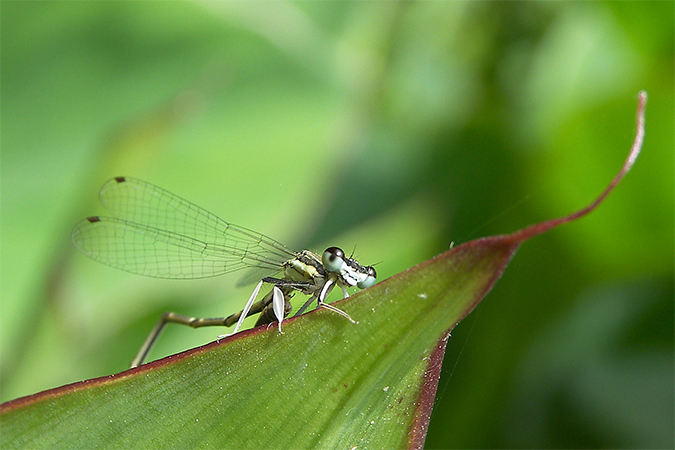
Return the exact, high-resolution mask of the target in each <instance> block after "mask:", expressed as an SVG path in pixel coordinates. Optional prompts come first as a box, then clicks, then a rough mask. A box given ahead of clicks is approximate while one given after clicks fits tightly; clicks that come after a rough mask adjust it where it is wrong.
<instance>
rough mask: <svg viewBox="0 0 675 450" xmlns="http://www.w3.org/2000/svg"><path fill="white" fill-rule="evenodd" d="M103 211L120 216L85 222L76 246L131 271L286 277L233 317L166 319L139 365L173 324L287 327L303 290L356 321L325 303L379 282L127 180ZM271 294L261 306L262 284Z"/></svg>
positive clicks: (108, 189) (111, 189)
mask: <svg viewBox="0 0 675 450" xmlns="http://www.w3.org/2000/svg"><path fill="white" fill-rule="evenodd" d="M99 197H100V200H101V203H102V204H103V206H104V207H105V208H106V209H108V210H109V211H110V212H112V213H113V214H114V215H115V216H117V217H114V218H111V217H101V216H94V217H89V218H87V219H84V220H82V221H81V222H79V223H78V224H77V225H76V226H75V229H74V230H73V233H72V241H73V243H74V244H75V246H76V247H77V248H78V249H79V250H80V251H82V252H83V253H84V254H85V255H87V256H89V257H90V258H92V259H94V260H96V261H99V262H102V263H104V264H107V265H109V266H112V267H115V268H118V269H122V270H126V271H128V272H131V273H136V274H140V275H146V276H151V277H158V278H173V279H194V278H205V277H211V276H217V275H222V274H226V273H230V272H234V271H237V270H241V269H244V268H258V269H265V270H267V271H268V273H270V274H274V273H275V272H281V277H280V278H274V277H264V278H262V279H260V281H259V283H258V285H257V286H256V288H255V289H254V291H253V293H252V294H251V296H250V297H249V299H248V301H247V302H246V304H245V306H244V309H242V311H240V312H238V313H236V314H233V315H231V316H229V317H226V318H223V317H217V318H197V317H189V316H183V315H179V314H175V313H170V312H167V313H164V314H163V315H162V317H161V318H160V320H159V322H158V323H157V325H156V326H155V328H154V329H153V330H152V332H151V333H150V335H149V336H148V338H147V339H146V341H145V343H144V344H143V346H142V347H141V349H140V350H139V352H138V354H137V355H136V357H135V358H134V360H133V361H132V363H131V366H132V367H135V366H137V365H139V364H142V362H143V360H144V359H145V357H146V356H147V354H148V352H149V351H150V348H151V347H152V345H153V344H154V342H155V340H156V339H157V337H158V336H159V334H160V333H161V331H162V329H163V328H164V326H165V325H166V323H167V322H173V323H180V324H183V325H189V326H191V327H194V328H197V327H204V326H223V325H224V326H232V325H235V328H234V330H233V333H232V334H234V333H237V332H238V331H239V329H240V328H241V326H242V323H243V321H244V319H245V318H246V317H248V316H249V315H253V314H257V313H260V317H259V319H258V322H257V323H256V325H264V324H268V323H272V322H274V321H275V320H276V321H278V322H279V325H278V326H279V332H280V333H282V331H281V322H282V321H283V319H284V318H285V317H286V316H287V315H288V314H290V312H291V310H292V306H291V304H290V302H289V300H290V299H291V297H293V295H294V294H295V293H296V292H299V293H302V294H304V295H308V296H309V299H308V300H307V301H306V302H305V304H304V305H303V306H302V307H301V308H300V309H299V310H298V312H297V313H296V315H299V314H302V312H304V311H305V309H306V308H307V307H308V306H309V305H310V304H311V303H312V302H313V301H314V300H316V302H317V307H322V308H325V309H329V310H331V311H333V312H335V313H338V314H340V315H342V316H343V317H345V318H347V319H348V320H350V321H351V322H354V320H353V319H352V318H351V317H349V315H348V314H347V313H345V312H344V311H341V310H340V309H338V308H336V307H334V306H332V305H329V304H328V303H326V302H325V300H326V297H327V296H328V294H329V293H330V292H331V290H332V289H333V288H334V287H335V286H338V287H340V289H341V290H342V292H343V295H344V297H347V296H348V295H349V294H348V292H347V287H352V286H356V287H358V288H361V289H365V288H367V287H370V286H372V285H373V284H374V283H375V279H376V273H375V269H373V268H372V267H370V266H362V265H360V264H359V263H358V262H357V261H356V260H354V259H352V258H350V257H347V256H345V254H344V252H343V251H342V250H341V249H339V248H337V247H330V248H328V249H326V250H325V251H324V252H323V254H322V255H321V256H319V255H317V254H316V253H313V252H311V251H308V250H303V251H301V252H297V253H296V252H293V251H291V250H290V249H288V248H287V247H286V246H284V245H283V244H281V243H279V242H277V241H275V240H273V239H271V238H269V237H267V236H265V235H263V234H260V233H257V232H255V231H252V230H249V229H247V228H243V227H240V226H237V225H234V224H231V223H228V222H225V221H224V220H222V219H220V218H218V217H217V216H215V215H214V214H211V213H210V212H208V211H206V210H205V209H203V208H200V207H199V206H196V205H194V204H193V203H190V202H188V201H187V200H184V199H182V198H180V197H178V196H176V195H174V194H171V193H169V192H167V191H165V190H163V189H161V188H159V187H157V186H155V185H152V184H150V183H146V182H144V181H140V180H136V179H133V178H127V177H117V178H113V179H112V180H110V181H108V182H107V183H106V184H105V185H103V187H102V188H101V191H100V193H99ZM263 283H269V284H271V285H272V290H271V291H270V292H269V293H268V294H267V295H265V296H264V297H263V298H262V299H261V300H259V301H257V302H256V301H255V300H256V297H257V295H258V293H259V291H260V289H261V287H262V285H263Z"/></svg>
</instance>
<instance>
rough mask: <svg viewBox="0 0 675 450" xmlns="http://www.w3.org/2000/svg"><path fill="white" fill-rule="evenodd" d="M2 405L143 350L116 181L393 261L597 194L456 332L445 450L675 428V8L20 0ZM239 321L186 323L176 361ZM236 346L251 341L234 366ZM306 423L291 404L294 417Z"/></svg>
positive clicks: (202, 289)
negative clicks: (114, 225)
mask: <svg viewBox="0 0 675 450" xmlns="http://www.w3.org/2000/svg"><path fill="white" fill-rule="evenodd" d="M0 8H1V10H0V17H1V20H2V27H1V28H2V31H1V42H2V49H1V50H2V53H1V57H2V61H1V66H2V84H1V98H2V105H1V106H2V108H1V109H2V110H1V125H2V130H1V131H2V133H1V139H2V141H1V144H2V164H1V167H0V170H1V183H2V186H1V187H2V202H1V207H2V209H1V216H0V221H1V222H0V224H1V226H2V229H1V231H2V240H1V252H2V260H1V308H2V309H1V316H0V326H1V328H0V343H1V346H0V351H1V353H0V357H1V358H0V363H1V365H0V377H1V378H0V381H1V384H0V388H1V390H0V396H1V399H2V401H6V400H10V399H13V398H16V397H18V396H23V395H28V394H31V393H34V392H37V391H40V390H44V389H47V388H51V387H56V386H59V385H62V384H66V383H70V382H74V381H78V380H82V379H86V378H91V377H97V376H103V375H107V374H111V373H115V372H119V371H122V370H124V369H126V367H127V365H128V363H129V361H130V360H131V357H132V356H133V355H134V353H135V352H136V350H137V348H138V347H139V346H140V344H141V343H142V341H143V339H144V338H145V336H146V334H147V333H148V332H149V330H150V329H151V328H152V326H153V324H154V323H155V321H156V319H157V318H158V316H159V315H160V314H161V312H163V311H165V310H173V311H176V312H179V313H183V314H191V315H197V316H200V315H201V316H209V317H211V316H219V315H228V314H230V313H232V312H234V311H237V310H238V309H240V308H241V306H242V304H243V302H244V301H245V299H246V298H248V294H249V293H250V290H251V287H248V288H246V289H236V288H235V284H236V281H237V279H238V276H236V275H233V276H228V277H222V278H215V279H210V280H197V281H173V280H155V279H147V278H143V277H140V276H135V275H130V274H126V273H124V272H120V271H117V270H114V269H111V268H108V267H106V266H103V265H100V264H98V263H95V262H93V261H91V260H89V259H87V258H85V257H84V256H82V255H80V254H78V253H76V252H75V251H74V249H73V248H72V246H71V244H70V239H69V235H70V230H71V229H72V227H73V226H74V225H75V223H76V222H77V221H78V220H80V219H82V218H84V217H86V216H88V215H93V214H102V213H104V211H103V210H102V208H101V207H100V205H98V201H97V197H96V193H97V191H98V189H99V187H100V186H101V185H102V184H103V183H104V182H105V181H106V180H107V179H109V178H111V177H113V176H117V175H127V176H134V177H138V178H141V179H144V180H147V181H150V182H152V183H155V184H158V185H159V186H162V187H164V188H166V189H168V190H170V191H172V192H174V193H176V194H178V195H180V196H182V197H185V198H187V199H189V200H191V201H193V202H195V203H197V204H199V205H201V206H203V207H205V208H207V209H209V210H210V211H212V212H214V213H216V214H217V215H219V216H220V217H222V218H224V219H225V220H228V221H232V222H234V223H237V224H240V225H243V226H245V227H249V228H252V229H255V230H257V231H260V232H262V233H265V234H268V235H269V236H271V237H273V238H275V239H278V240H280V241H282V242H284V243H287V245H289V246H291V247H292V248H295V249H301V248H305V247H307V248H311V249H314V250H322V249H323V248H325V247H326V246H328V245H339V246H341V247H343V248H345V249H346V250H347V249H348V250H349V251H351V250H352V249H355V255H356V256H357V257H358V258H359V259H360V260H361V261H362V262H364V263H368V264H373V263H377V266H376V267H377V271H378V275H379V278H380V279H385V278H388V277H389V276H391V275H394V274H395V273H397V272H399V271H401V270H403V269H405V268H407V267H410V266H412V265H415V264H417V263H419V262H421V261H423V260H425V259H428V258H430V257H432V256H434V255H436V254H438V253H440V252H442V251H444V250H445V249H447V248H448V246H449V244H450V242H455V243H456V244H459V243H463V242H466V241H469V240H471V239H474V238H477V237H481V236H485V235H490V234H500V233H508V232H512V231H515V230H517V229H518V228H521V227H523V226H526V225H528V224H532V223H535V222H538V221H542V220H545V219H548V218H552V217H556V216H561V215H565V214H568V213H570V212H572V211H574V210H576V209H578V208H581V207H583V206H585V205H586V204H588V203H589V202H590V201H592V200H593V199H594V198H595V197H596V196H597V195H598V194H599V193H600V192H601V191H602V189H604V187H605V186H606V185H607V184H608V182H609V181H610V180H611V178H612V177H613V176H614V175H615V173H616V172H617V171H618V169H619V168H620V166H621V164H622V161H623V159H624V158H625V156H626V155H627V152H628V149H629V147H630V144H631V142H632V138H633V133H634V124H635V107H636V100H637V93H638V91H639V90H640V89H645V90H646V91H647V92H648V93H649V103H648V105H647V132H646V139H645V145H644V149H643V154H642V156H641V157H640V158H639V160H638V162H637V164H636V166H635V168H634V170H633V171H632V172H631V173H630V174H629V175H628V176H627V178H626V179H625V181H624V182H623V183H622V184H621V185H619V187H618V189H617V190H616V191H615V192H614V193H612V195H611V196H610V197H609V198H608V200H607V201H606V203H605V204H603V205H602V206H601V207H600V209H599V210H597V211H596V212H594V213H593V214H591V215H590V216H589V217H586V218H584V219H582V220H580V221H578V222H575V223H573V224H570V225H566V226H564V227H562V228H560V229H557V230H555V231H553V232H551V233H548V234H546V235H544V236H541V237H538V238H536V239H534V240H532V241H530V242H528V243H526V244H525V245H524V246H523V248H522V249H521V250H520V251H519V253H518V254H517V255H516V257H515V259H514V260H513V262H512V264H511V266H510V267H509V269H508V270H507V271H506V274H505V275H504V277H503V278H502V280H501V281H500V282H499V283H498V284H497V286H496V287H495V288H494V290H493V291H492V292H491V293H490V294H489V295H488V297H487V298H486V299H485V300H484V301H483V303H482V304H481V305H480V306H479V307H478V308H477V309H476V310H475V311H474V313H473V314H471V315H470V316H469V317H468V318H467V319H466V320H465V321H464V322H462V323H461V324H460V325H459V326H458V327H457V328H456V329H455V331H454V332H453V336H452V339H450V341H449V344H448V349H447V354H446V358H445V364H444V368H443V372H442V377H441V380H440V384H439V391H438V392H439V394H438V400H437V404H436V407H435V410H434V413H433V416H432V420H431V425H430V430H429V435H428V438H427V441H426V446H427V448H447V447H465V448H472V447H482V448H488V447H491V448H499V447H556V448H562V447H578V448H587V447H597V448H605V447H640V448H649V447H661V448H667V447H670V448H672V447H673V423H674V420H675V419H674V415H673V407H674V406H673V397H674V389H673V379H674V369H673V351H674V350H673V321H674V313H673V297H674V289H673V284H674V281H673V278H674V275H673V272H674V265H675V262H674V253H675V251H674V242H673V241H674V239H673V236H674V233H675V231H674V223H673V222H674V221H673V216H674V204H675V203H674V198H673V194H674V192H675V184H674V170H675V169H674V167H675V162H674V148H675V144H674V142H673V136H674V134H675V132H674V125H673V124H674V121H675V119H674V117H673V116H674V110H675V106H674V97H673V91H674V89H673V84H674V83H673V80H674V71H673V66H674V64H673V54H674V51H675V49H674V46H673V42H674V31H673V29H674V27H673V22H674V17H675V14H674V10H673V2H642V1H641V2H632V1H623V2H592V3H586V2H536V3H535V2H532V3H527V2H499V3H491V2H421V3H415V2H409V3H408V2H406V3H383V2H363V3H356V2H355V3H350V2H311V3H309V2H295V3H285V2H264V3H256V2H189V3H188V2H73V3H71V2H27V1H26V2H2V3H0ZM222 332H223V331H222V330H213V329H211V330H209V329H202V330H190V329H183V327H178V326H173V327H169V328H168V329H167V331H166V332H165V333H164V335H163V337H162V339H161V340H160V342H159V344H158V345H157V347H156V349H155V350H154V351H153V352H152V354H151V357H152V358H159V357H162V356H165V355H168V354H171V353H175V352H178V351H181V350H184V349H187V348H190V347H193V346H196V345H200V344H203V343H207V342H210V341H212V340H213V339H214V338H215V336H216V335H217V334H220V333H222ZM224 364H226V362H224ZM289 420H290V422H289V423H291V424H292V418H289Z"/></svg>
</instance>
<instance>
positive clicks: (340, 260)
mask: <svg viewBox="0 0 675 450" xmlns="http://www.w3.org/2000/svg"><path fill="white" fill-rule="evenodd" d="M321 262H322V263H323V266H324V267H325V268H326V270H327V271H329V272H339V271H340V270H342V268H343V266H344V265H345V254H344V252H343V251H342V250H341V249H339V248H337V247H329V248H327V249H326V250H325V251H324V252H323V255H321Z"/></svg>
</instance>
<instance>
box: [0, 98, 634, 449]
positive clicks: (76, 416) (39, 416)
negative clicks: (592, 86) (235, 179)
mask: <svg viewBox="0 0 675 450" xmlns="http://www.w3.org/2000/svg"><path fill="white" fill-rule="evenodd" d="M645 101H646V96H645V94H641V96H640V103H639V108H638V132H637V135H636V139H635V143H634V145H633V148H632V151H631V153H630V155H629V157H628V159H627V160H626V163H625V164H624V167H623V169H622V170H621V172H620V173H619V174H618V175H617V176H616V178H615V179H614V180H613V182H612V183H611V184H610V186H609V187H608V188H607V190H606V191H605V192H604V193H603V194H602V195H601V196H600V197H599V198H598V199H597V200H596V201H595V202H594V203H593V204H591V205H590V206H588V207H587V208H584V209H582V210H580V211H578V212H577V213H574V214H572V215H570V216H567V217H563V218H560V219H554V220H551V221H548V222H544V223H540V224H537V225H533V226H530V227H528V228H525V229H523V230H520V231H518V232H516V233H513V234H510V235H503V236H495V237H489V238H483V239H478V240H475V241H472V242H469V243H466V244H464V245H461V246H459V247H456V248H453V249H450V250H448V251H446V252H445V253H442V254H441V255H439V256H437V257H435V258H433V259H431V260H429V261H426V262H424V263H422V264H420V265H418V266H416V267H414V268H412V269H410V270H408V271H405V272H403V273H401V274H399V275H397V276H394V277H392V278H390V279H388V280H385V281H383V282H381V283H379V284H377V285H376V286H374V287H373V288H371V289H368V290H366V291H364V292H362V293H359V294H357V295H354V296H352V297H350V298H348V299H346V300H343V301H341V302H338V303H339V308H340V309H342V310H344V311H345V312H347V313H349V315H350V316H351V317H353V318H355V319H356V320H358V322H359V323H358V324H356V325H355V324H352V323H350V322H348V321H346V320H344V318H342V317H340V316H338V315H336V314H334V313H331V312H330V311H325V310H317V311H314V312H312V313H309V314H306V315H304V316H301V317H299V318H295V319H290V320H288V321H286V322H284V334H279V333H278V332H277V329H276V326H267V327H259V328H256V329H253V330H248V331H245V332H242V333H239V334H237V335H235V336H232V337H230V338H227V339H224V340H222V341H220V342H214V343H211V344H209V345H206V346H203V347H200V348H196V349H193V350H190V351H186V352H183V353H180V354H178V355H173V356H170V357H168V358H164V359H162V360H159V361H155V362H153V363H150V364H146V365H144V366H141V367H139V368H136V369H133V370H128V371H126V372H123V373H120V374H116V375H112V376H110V377H104V378H98V379H93V380H88V381H84V382H80V383H75V384H72V385H68V386H64V387H61V388H57V389H53V390H49V391H45V392H43V393H41V394H36V395H34V396H30V397H24V398H20V399H17V400H14V401H11V402H8V403H5V404H3V405H2V406H1V407H0V413H2V415H1V416H0V418H1V419H2V421H1V423H0V426H1V428H0V431H1V436H2V438H1V439H2V447H3V448H102V447H114V448H164V447H179V448H192V447H215V448H344V449H350V448H402V447H409V448H421V447H422V446H423V444H424V438H425V436H426V429H427V425H428V420H429V416H430V414H431V410H432V407H433V402H434V397H435V393H436V386H437V382H438V377H439V373H440V367H441V363H442V359H443V354H444V350H445V342H446V340H447V339H448V338H449V333H450V330H452V328H453V327H454V326H455V325H456V324H457V323H458V322H459V321H460V320H462V319H463V318H464V317H465V316H466V315H467V314H469V312H471V310H472V309H473V308H474V307H475V306H476V305H477V304H478V302H480V300H481V299H482V298H483V297H484V296H485V295H486V294H487V293H488V292H489V291H490V289H491V288H492V286H493V285H494V283H495V282H496V281H497V280H498V279H499V277H500V276H501V274H502V273H503V271H504V269H505V268H506V266H507V264H508V262H509V261H510V259H511V258H512V257H513V255H514V253H515V252H516V250H517V249H518V247H519V246H520V244H521V243H522V242H524V241H525V240H527V239H529V238H530V237H533V236H536V235H538V234H541V233H543V232H546V231H548V230H550V229H551V228H554V227H556V226H558V225H560V224H563V223H566V222H569V221H571V220H574V219H576V218H578V217H580V216H582V215H584V214H587V213H588V212H590V211H592V210H593V209H594V208H595V207H597V205H598V204H599V203H600V202H601V201H602V200H603V199H604V198H605V197H606V196H607V195H608V194H609V192H611V190H612V189H613V188H614V187H615V186H616V184H617V183H618V182H619V181H620V180H621V178H622V177H623V176H624V175H625V174H626V173H627V171H628V170H629V169H630V167H631V166H632V164H633V163H634V161H635V158H636V157H637V155H638V153H639V150H640V147H641V144H642V137H643V108H644V103H645Z"/></svg>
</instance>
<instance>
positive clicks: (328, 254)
mask: <svg viewBox="0 0 675 450" xmlns="http://www.w3.org/2000/svg"><path fill="white" fill-rule="evenodd" d="M321 262H322V264H323V266H324V267H325V268H326V270H327V271H328V272H336V273H339V274H340V276H341V277H342V278H343V279H344V281H345V282H346V283H347V284H349V285H351V286H358V287H359V288H361V289H365V288H368V287H370V286H372V285H373V284H375V281H376V278H377V274H376V273H375V269H374V268H373V267H371V266H362V265H361V264H359V263H358V262H357V261H356V260H355V259H352V258H347V257H346V256H345V253H344V252H343V251H342V249H340V248H338V247H329V248H327V249H326V250H325V251H324V252H323V255H321Z"/></svg>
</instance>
